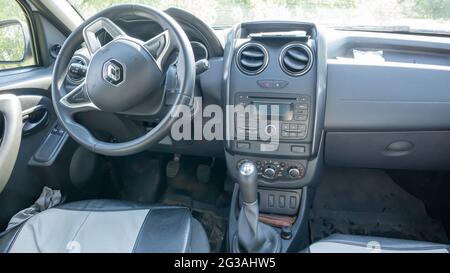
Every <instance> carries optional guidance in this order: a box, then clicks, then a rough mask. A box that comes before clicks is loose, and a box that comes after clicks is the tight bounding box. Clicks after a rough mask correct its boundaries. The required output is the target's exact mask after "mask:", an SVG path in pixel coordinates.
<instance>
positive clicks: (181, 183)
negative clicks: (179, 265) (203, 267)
mask: <svg viewBox="0 0 450 273" xmlns="http://www.w3.org/2000/svg"><path fill="white" fill-rule="evenodd" d="M205 160H207V159H205V158H197V157H182V158H181V164H180V170H179V172H178V174H177V176H176V177H174V178H167V187H166V189H165V193H164V195H163V196H162V198H161V200H160V202H161V203H163V204H168V205H181V206H185V207H189V208H191V210H192V215H193V216H194V217H195V218H196V219H197V220H199V221H200V223H201V224H202V225H203V227H204V228H205V231H206V234H207V236H208V240H209V244H210V249H211V252H215V253H217V252H221V251H223V247H224V245H223V243H224V239H225V236H226V230H227V226H228V212H229V207H230V202H231V193H228V192H225V191H224V190H223V187H224V182H225V177H226V168H225V163H224V162H216V164H214V168H213V169H212V170H211V179H210V181H209V182H208V183H202V182H200V181H198V179H197V176H196V170H197V166H198V165H199V164H205V163H208V162H205Z"/></svg>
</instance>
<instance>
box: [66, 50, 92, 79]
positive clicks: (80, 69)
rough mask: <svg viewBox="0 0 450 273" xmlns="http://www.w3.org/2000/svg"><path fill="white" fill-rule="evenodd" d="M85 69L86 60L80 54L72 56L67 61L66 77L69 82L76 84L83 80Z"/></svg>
mask: <svg viewBox="0 0 450 273" xmlns="http://www.w3.org/2000/svg"><path fill="white" fill-rule="evenodd" d="M86 70H87V63H86V60H85V59H84V58H82V57H80V56H74V57H73V58H72V60H70V63H69V70H68V71H67V78H68V80H69V81H70V82H72V83H74V84H78V83H80V82H82V81H83V80H84V77H85V76H86Z"/></svg>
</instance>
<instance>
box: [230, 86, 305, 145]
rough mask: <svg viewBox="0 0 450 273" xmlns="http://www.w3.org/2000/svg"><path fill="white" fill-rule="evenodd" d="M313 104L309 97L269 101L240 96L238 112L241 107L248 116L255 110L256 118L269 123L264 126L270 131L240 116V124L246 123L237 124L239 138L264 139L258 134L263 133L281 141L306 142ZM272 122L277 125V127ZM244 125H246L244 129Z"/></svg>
mask: <svg viewBox="0 0 450 273" xmlns="http://www.w3.org/2000/svg"><path fill="white" fill-rule="evenodd" d="M310 104H311V99H310V97H309V96H307V95H298V96H295V95H293V96H289V97H267V96H255V95H243V94H238V95H237V96H236V100H235V106H236V108H237V106H242V107H244V109H246V110H248V111H249V112H251V111H252V109H253V111H255V110H256V113H255V114H256V115H254V116H253V117H255V118H258V119H264V120H265V121H267V122H268V123H265V126H266V127H267V128H257V127H255V126H254V124H257V122H254V121H253V123H252V122H251V121H250V120H248V117H247V116H246V114H245V112H244V113H237V116H236V117H237V120H244V122H243V123H239V122H235V124H236V125H235V127H236V136H237V137H238V138H240V139H245V138H247V137H250V136H255V137H257V138H258V139H261V135H260V134H259V132H264V133H265V134H266V135H265V137H266V138H267V137H273V136H274V134H277V136H278V138H279V139H288V140H303V139H305V138H306V135H307V132H308V127H309V116H310V109H311V107H310ZM248 106H254V107H248ZM273 121H277V122H276V125H275V123H273ZM271 122H272V123H273V124H272V123H271ZM242 124H245V125H244V126H242ZM250 124H253V125H250ZM259 129H262V130H259Z"/></svg>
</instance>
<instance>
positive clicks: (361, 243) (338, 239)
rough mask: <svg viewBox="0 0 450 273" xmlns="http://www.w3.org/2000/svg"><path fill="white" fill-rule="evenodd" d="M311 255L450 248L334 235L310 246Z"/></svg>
mask: <svg viewBox="0 0 450 273" xmlns="http://www.w3.org/2000/svg"><path fill="white" fill-rule="evenodd" d="M304 252H309V253H449V252H450V246H448V245H443V244H434V243H427V242H419V241H409V240H400V239H388V238H381V237H369V236H356V235H342V234H334V235H332V236H330V237H328V238H325V239H323V240H320V241H318V242H316V243H314V244H312V245H311V246H309V247H308V248H307V249H306V250H305V251H304Z"/></svg>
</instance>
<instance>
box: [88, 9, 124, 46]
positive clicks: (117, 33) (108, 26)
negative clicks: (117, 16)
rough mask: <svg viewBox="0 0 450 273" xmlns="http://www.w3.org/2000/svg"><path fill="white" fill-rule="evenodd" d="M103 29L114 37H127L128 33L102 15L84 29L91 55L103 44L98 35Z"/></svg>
mask: <svg viewBox="0 0 450 273" xmlns="http://www.w3.org/2000/svg"><path fill="white" fill-rule="evenodd" d="M102 30H103V31H105V32H106V33H107V34H109V35H110V36H111V38H112V39H116V38H117V37H127V34H126V33H125V32H124V31H123V30H122V29H121V28H120V27H119V26H118V25H116V24H115V23H114V22H113V21H111V20H109V19H108V18H105V17H100V18H98V19H96V20H95V21H93V22H92V23H90V24H89V25H87V26H86V27H85V28H84V29H83V38H84V42H85V43H86V47H87V49H88V50H89V53H90V54H91V55H93V54H94V53H95V52H97V50H99V49H100V48H102V46H103V45H102V44H101V43H100V41H99V39H98V37H97V36H98V33H99V32H100V31H102Z"/></svg>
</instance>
